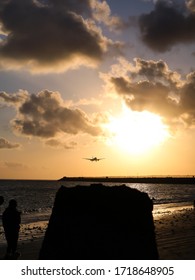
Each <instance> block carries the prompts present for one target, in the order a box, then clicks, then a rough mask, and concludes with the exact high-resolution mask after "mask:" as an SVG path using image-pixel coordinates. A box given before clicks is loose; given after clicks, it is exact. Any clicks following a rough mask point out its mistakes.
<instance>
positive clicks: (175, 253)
mask: <svg viewBox="0 0 195 280" xmlns="http://www.w3.org/2000/svg"><path fill="white" fill-rule="evenodd" d="M154 224H155V232H156V241H157V246H158V251H159V257H160V259H161V260H195V209H193V208H186V209H180V210H176V211H167V212H166V213H163V214H160V215H158V214H155V215H154ZM46 227H47V222H46V221H44V222H38V223H33V224H28V225H22V227H21V234H20V240H19V243H18V251H20V252H21V257H20V259H21V260H37V259H38V256H39V251H40V248H41V244H42V240H43V236H44V233H45V229H46ZM1 235H3V234H2V233H1ZM5 251H6V244H5V242H3V243H1V244H0V259H3V258H4V255H5Z"/></svg>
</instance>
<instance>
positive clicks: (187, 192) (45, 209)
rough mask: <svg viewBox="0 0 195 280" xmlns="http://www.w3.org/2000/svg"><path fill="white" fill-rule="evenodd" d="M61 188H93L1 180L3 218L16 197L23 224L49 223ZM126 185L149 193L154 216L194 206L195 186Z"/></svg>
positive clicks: (72, 184)
mask: <svg viewBox="0 0 195 280" xmlns="http://www.w3.org/2000/svg"><path fill="white" fill-rule="evenodd" d="M61 185H64V186H67V187H72V186H75V185H90V182H63V181H49V180H48V181H47V180H0V195H1V196H3V197H4V199H5V202H4V204H3V205H2V206H0V215H1V214H2V212H3V210H4V209H5V208H6V207H7V205H8V202H9V200H10V199H12V198H14V199H16V200H17V203H18V209H19V210H20V211H21V213H22V222H23V223H30V222H37V221H43V220H48V219H49V216H50V214H51V211H52V207H53V203H54V200H55V195H56V192H57V190H58V189H59V188H60V186H61ZM105 185H108V186H113V185H120V184H118V183H117V184H116V183H105ZM121 185H122V183H121ZM126 185H127V186H129V187H131V188H136V189H138V190H140V191H142V192H146V193H147V194H148V196H149V197H150V198H151V199H153V202H154V214H161V213H164V212H166V211H171V209H175V208H178V209H179V208H181V207H192V205H193V201H194V200H195V185H188V184H178V185H177V184H135V183H128V184H126ZM0 220H1V219H0ZM0 224H1V221H0Z"/></svg>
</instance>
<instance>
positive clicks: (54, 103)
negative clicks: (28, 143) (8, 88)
mask: <svg viewBox="0 0 195 280" xmlns="http://www.w3.org/2000/svg"><path fill="white" fill-rule="evenodd" d="M19 95H20V94H19ZM3 96H6V97H7V98H6V99H4V102H5V101H6V102H7V103H8V105H10V102H12V94H8V93H7V94H6V95H5V94H4V95H3ZM15 99H16V100H17V94H15ZM11 104H12V106H14V107H15V108H16V110H17V115H16V117H15V118H14V119H13V120H12V122H11V123H12V127H13V128H14V130H15V131H16V132H18V133H20V134H22V135H26V136H37V137H40V138H45V139H47V138H52V137H55V136H57V135H60V134H64V133H66V134H71V135H76V134H78V133H87V134H89V135H91V136H98V135H101V133H102V131H101V129H100V127H99V126H98V124H97V122H95V121H93V120H90V119H89V117H88V116H87V115H86V114H85V113H84V112H83V111H82V110H80V109H78V108H69V107H66V106H65V103H64V101H63V100H62V98H61V95H60V94H59V93H58V92H52V91H48V90H44V91H41V92H38V93H37V94H31V95H30V94H28V95H25V99H22V100H21V99H20V103H19V104H18V103H17V106H15V105H14V104H13V102H12V103H11Z"/></svg>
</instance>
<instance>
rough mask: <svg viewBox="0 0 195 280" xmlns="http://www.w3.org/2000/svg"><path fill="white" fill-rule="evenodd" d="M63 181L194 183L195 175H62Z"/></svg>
mask: <svg viewBox="0 0 195 280" xmlns="http://www.w3.org/2000/svg"><path fill="white" fill-rule="evenodd" d="M59 181H65V182H70V181H73V182H97V183H146V184H195V177H194V176H191V177H63V178H61V179H59Z"/></svg>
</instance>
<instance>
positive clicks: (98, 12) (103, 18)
mask: <svg viewBox="0 0 195 280" xmlns="http://www.w3.org/2000/svg"><path fill="white" fill-rule="evenodd" d="M90 5H91V8H92V11H93V14H92V16H93V19H94V20H96V21H97V22H99V23H104V24H105V25H106V26H108V27H109V28H110V29H111V30H113V29H115V30H117V29H123V28H124V27H125V25H126V24H125V22H124V21H122V19H121V18H119V17H118V16H112V13H111V10H110V7H109V5H108V3H107V2H106V1H101V2H99V1H97V0H90Z"/></svg>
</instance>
